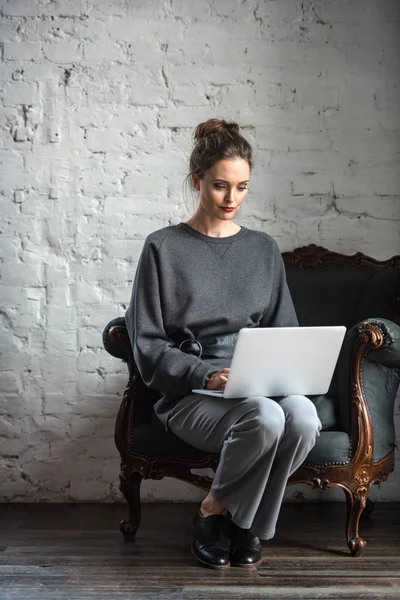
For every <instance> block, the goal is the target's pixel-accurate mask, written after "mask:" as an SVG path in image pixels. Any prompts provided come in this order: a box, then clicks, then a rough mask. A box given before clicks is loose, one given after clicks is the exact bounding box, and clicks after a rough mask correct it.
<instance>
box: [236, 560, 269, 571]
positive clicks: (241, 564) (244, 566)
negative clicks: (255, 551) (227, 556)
mask: <svg viewBox="0 0 400 600" xmlns="http://www.w3.org/2000/svg"><path fill="white" fill-rule="evenodd" d="M262 561H263V559H261V560H259V561H258V562H255V563H250V564H247V563H235V562H231V566H232V567H240V568H242V569H251V567H259V566H260V565H261V564H262Z"/></svg>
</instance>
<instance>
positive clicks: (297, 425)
mask: <svg viewBox="0 0 400 600" xmlns="http://www.w3.org/2000/svg"><path fill="white" fill-rule="evenodd" d="M280 405H281V407H282V409H283V412H284V413H285V419H286V430H290V432H291V435H294V436H296V437H301V438H303V439H304V438H306V437H311V438H315V436H318V435H319V432H320V431H321V428H322V424H321V421H320V419H319V417H318V413H317V409H316V408H315V405H314V404H313V402H311V400H310V399H309V398H307V397H306V396H301V395H291V396H286V397H285V398H284V399H283V400H282V401H281V402H280Z"/></svg>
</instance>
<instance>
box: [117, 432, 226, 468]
mask: <svg viewBox="0 0 400 600" xmlns="http://www.w3.org/2000/svg"><path fill="white" fill-rule="evenodd" d="M128 450H129V454H131V455H134V456H142V457H143V458H147V459H149V460H163V459H166V460H176V461H182V460H188V461H190V462H193V463H197V462H199V463H200V462H206V461H207V459H210V458H213V457H215V456H218V454H211V453H210V452H204V451H203V450H198V448H195V447H194V446H190V445H189V444H187V443H186V442H184V441H183V440H181V439H180V438H178V437H177V436H176V435H175V434H174V433H172V431H166V430H165V429H164V427H163V426H162V425H161V424H154V423H139V424H138V425H136V427H135V429H134V431H133V433H132V435H131V439H130V443H129V448H128Z"/></svg>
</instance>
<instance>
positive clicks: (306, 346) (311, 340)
mask: <svg viewBox="0 0 400 600" xmlns="http://www.w3.org/2000/svg"><path fill="white" fill-rule="evenodd" d="M345 333H346V327H344V326H342V325H339V326H324V327H254V328H243V329H241V330H240V331H239V335H238V337H237V341H236V345H235V349H234V352H233V357H232V362H231V366H230V372H229V376H228V381H227V383H226V386H225V389H224V390H206V389H194V390H192V392H193V393H199V394H205V395H208V396H219V397H222V398H246V397H249V396H268V397H269V396H288V395H289V394H301V395H303V396H307V395H309V396H311V395H317V394H326V392H327V391H328V389H329V386H330V383H331V380H332V376H333V372H334V370H335V366H336V363H337V360H338V357H339V352H340V348H341V346H342V343H343V338H344V335H345Z"/></svg>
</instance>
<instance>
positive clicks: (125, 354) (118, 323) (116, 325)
mask: <svg viewBox="0 0 400 600" xmlns="http://www.w3.org/2000/svg"><path fill="white" fill-rule="evenodd" d="M103 346H104V349H105V350H107V352H108V353H109V354H111V356H114V357H115V358H120V359H121V360H123V361H124V362H126V363H127V365H128V369H129V379H131V378H132V377H133V375H135V374H136V371H137V369H136V365H135V362H134V359H133V351H132V345H131V341H130V339H129V334H128V330H127V327H126V323H125V317H117V318H116V319H113V320H112V321H110V322H109V323H108V324H107V325H106V326H105V328H104V330H103Z"/></svg>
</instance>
